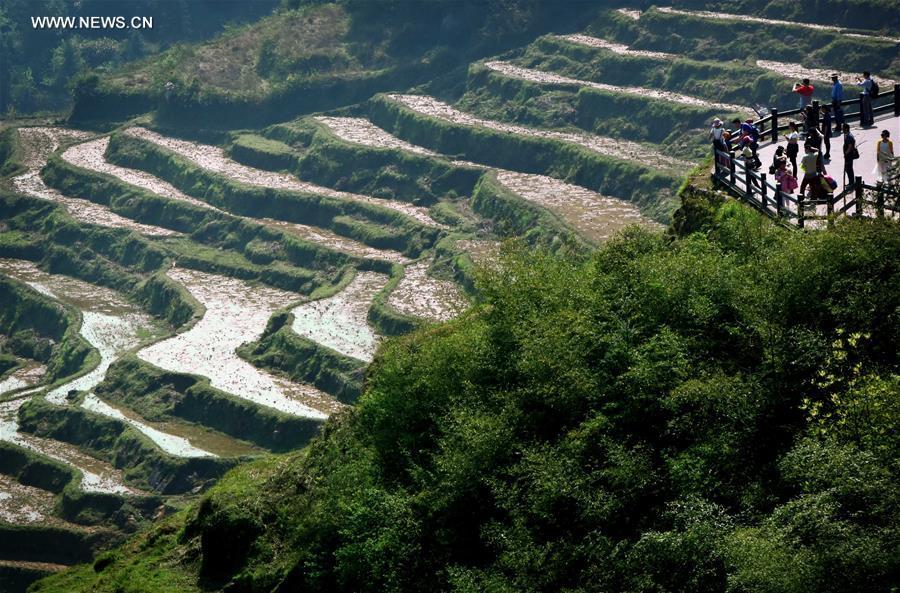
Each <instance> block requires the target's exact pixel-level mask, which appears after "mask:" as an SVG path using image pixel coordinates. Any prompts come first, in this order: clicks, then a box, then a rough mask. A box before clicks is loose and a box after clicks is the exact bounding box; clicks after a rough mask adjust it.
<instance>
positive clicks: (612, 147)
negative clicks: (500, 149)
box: [388, 94, 693, 169]
mask: <svg viewBox="0 0 900 593" xmlns="http://www.w3.org/2000/svg"><path fill="white" fill-rule="evenodd" d="M388 96H389V97H390V98H391V99H392V100H394V101H396V102H398V103H400V104H402V105H404V106H405V107H408V108H409V109H412V110H413V111H416V112H418V113H421V114H422V115H427V116H429V117H436V118H439V119H443V120H445V121H449V122H451V123H455V124H459V125H464V126H471V127H478V128H487V129H491V130H497V131H499V132H505V133H508V134H518V135H520V136H530V137H533V138H546V139H550V140H558V141H561V142H567V143H569V144H576V145H578V146H581V147H583V148H586V149H588V150H591V151H593V152H596V153H598V154H602V155H605V156H610V157H614V158H620V159H625V160H630V161H634V162H637V163H640V164H643V165H647V166H656V167H660V168H663V169H685V168H691V167H692V166H693V165H692V164H691V163H689V162H687V161H683V160H680V159H676V158H674V157H671V156H668V155H665V154H662V153H661V152H659V151H657V150H654V149H653V148H651V147H649V146H645V145H642V144H639V143H637V142H631V141H629V140H619V139H616V138H609V137H606V136H595V135H591V134H579V133H575V132H557V131H555V130H542V129H539V128H527V127H524V126H520V125H516V124H507V123H503V122H499V121H493V120H487V119H482V118H480V117H476V116H474V115H471V114H469V113H465V112H463V111H460V110H458V109H456V108H455V107H452V106H451V105H448V104H447V103H444V102H443V101H439V100H437V99H435V98H433V97H428V96H425V95H398V94H394V95H388Z"/></svg>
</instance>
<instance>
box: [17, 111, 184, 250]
mask: <svg viewBox="0 0 900 593" xmlns="http://www.w3.org/2000/svg"><path fill="white" fill-rule="evenodd" d="M19 135H20V137H21V139H22V146H23V151H24V159H23V160H24V164H25V166H26V167H27V171H26V172H25V173H23V174H21V175H18V176H16V177H14V178H13V179H12V183H13V187H14V188H15V189H16V191H19V192H21V193H23V194H26V195H29V196H32V197H35V198H40V199H42V200H47V201H50V202H55V203H57V204H60V205H62V206H63V207H64V208H65V209H66V211H67V212H68V213H69V214H70V215H71V216H72V218H74V219H76V220H80V221H82V222H86V223H89V224H96V225H100V226H107V227H112V228H120V229H128V230H131V231H135V232H138V233H141V234H142V235H147V236H150V237H171V236H175V235H180V234H181V233H177V232H175V231H172V230H169V229H164V228H162V227H158V226H153V225H148V224H141V223H138V222H135V221H133V220H130V219H128V218H125V217H122V216H119V215H118V214H115V213H114V212H112V211H111V210H110V209H109V208H107V207H106V206H102V205H100V204H95V203H94V202H90V201H88V200H82V199H79V198H73V197H70V196H66V195H63V194H62V193H60V192H58V191H56V190H55V189H51V188H49V187H47V185H46V184H45V183H44V181H43V180H42V179H41V176H40V171H41V169H42V168H43V167H44V165H46V164H47V159H48V158H49V156H50V155H51V154H52V153H53V151H55V150H56V149H57V148H59V143H60V140H62V139H64V140H84V139H86V138H88V137H89V134H87V133H86V132H76V131H73V130H66V129H63V128H45V127H36V128H19Z"/></svg>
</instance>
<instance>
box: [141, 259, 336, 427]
mask: <svg viewBox="0 0 900 593" xmlns="http://www.w3.org/2000/svg"><path fill="white" fill-rule="evenodd" d="M169 276H170V277H171V278H172V279H173V280H176V281H177V282H180V283H181V284H183V285H184V286H185V288H187V290H188V291H189V292H190V293H191V295H193V297H194V298H196V299H197V300H198V301H199V302H200V303H201V304H202V305H203V306H204V307H206V314H205V315H204V316H203V318H201V319H200V320H199V321H198V322H197V323H196V324H195V325H194V326H193V327H191V328H190V329H189V330H187V331H185V332H184V333H180V334H178V335H176V336H173V337H171V338H168V339H166V340H163V341H161V342H157V343H156V344H153V345H151V346H148V347H147V348H144V349H142V350H140V351H139V352H138V356H139V357H140V358H142V359H143V360H146V361H147V362H149V363H151V364H154V365H156V366H158V367H160V368H164V369H167V370H170V371H175V372H179V373H193V374H197V375H203V376H205V377H208V378H209V379H210V382H211V384H212V386H213V387H216V388H218V389H221V390H223V391H226V392H228V393H231V394H233V395H235V396H237V397H240V398H243V399H246V400H249V401H251V402H253V403H256V404H259V405H262V406H268V407H271V408H275V409H277V410H280V411H282V412H285V413H287V414H293V415H295V416H303V417H307V418H316V419H325V418H326V417H327V416H328V414H329V413H331V412H333V411H335V410H337V409H340V407H341V405H340V404H339V403H338V402H337V401H336V400H334V399H333V398H332V397H331V396H329V395H327V394H325V393H323V392H321V391H319V390H318V389H316V388H314V387H312V386H309V385H303V384H299V383H292V382H289V381H285V380H283V379H281V378H279V377H275V376H273V375H271V374H269V373H267V372H266V371H264V370H262V369H258V368H256V367H254V366H253V365H251V364H250V363H248V362H246V361H244V360H243V359H241V358H240V357H239V356H238V355H237V353H236V352H235V349H236V348H237V347H238V346H240V345H241V344H243V343H244V342H250V341H253V340H256V339H258V338H259V337H260V335H262V332H263V330H264V329H265V327H266V323H268V321H269V318H270V317H271V316H272V314H273V313H274V312H275V311H277V310H278V309H280V308H282V307H285V306H287V305H289V304H291V303H292V302H296V301H298V300H300V295H298V294H295V293H290V292H286V291H283V290H277V289H274V288H269V287H266V286H254V285H251V284H249V283H247V282H244V281H242V280H237V279H234V278H228V277H225V276H218V275H214V274H207V273H204V272H198V271H196V270H187V269H183V268H173V269H172V270H170V271H169Z"/></svg>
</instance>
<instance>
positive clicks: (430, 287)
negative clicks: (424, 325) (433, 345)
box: [388, 260, 468, 321]
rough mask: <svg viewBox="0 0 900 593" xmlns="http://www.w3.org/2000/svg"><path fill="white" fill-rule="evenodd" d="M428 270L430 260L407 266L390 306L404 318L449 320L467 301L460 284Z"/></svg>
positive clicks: (392, 292)
mask: <svg viewBox="0 0 900 593" xmlns="http://www.w3.org/2000/svg"><path fill="white" fill-rule="evenodd" d="M428 267H429V261H428V260H422V261H420V262H418V263H415V264H413V265H411V266H407V267H406V269H405V270H404V273H403V279H402V280H400V283H399V284H397V286H396V288H394V290H393V291H391V294H390V296H389V297H388V304H389V305H390V306H391V307H393V308H394V309H396V310H397V311H399V312H401V313H403V314H404V315H410V316H412V317H418V318H420V319H427V320H430V321H449V320H450V319H453V318H454V317H456V316H457V315H459V314H460V313H462V311H463V310H464V309H465V308H466V307H467V306H468V302H467V301H466V297H465V296H464V295H463V293H462V290H460V288H459V285H458V284H456V283H455V282H448V281H446V280H439V279H437V278H433V277H431V276H429V275H428Z"/></svg>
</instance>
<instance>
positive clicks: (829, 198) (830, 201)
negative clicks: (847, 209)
mask: <svg viewBox="0 0 900 593" xmlns="http://www.w3.org/2000/svg"><path fill="white" fill-rule="evenodd" d="M819 179H824V178H822V177H820V178H819ZM825 216H827V217H828V228H832V227H834V194H829V193H826V194H825Z"/></svg>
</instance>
